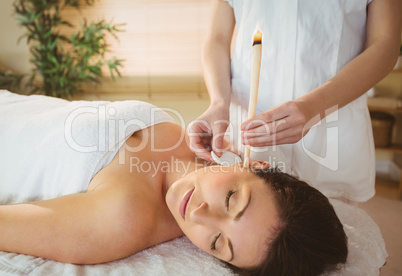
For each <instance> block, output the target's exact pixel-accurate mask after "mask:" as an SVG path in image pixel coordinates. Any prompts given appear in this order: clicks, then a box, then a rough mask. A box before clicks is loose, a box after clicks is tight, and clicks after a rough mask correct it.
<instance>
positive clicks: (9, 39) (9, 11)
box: [0, 0, 30, 73]
mask: <svg viewBox="0 0 402 276" xmlns="http://www.w3.org/2000/svg"><path fill="white" fill-rule="evenodd" d="M13 2H14V1H13V0H1V1H0V26H1V27H0V65H2V66H5V67H7V68H10V69H12V70H14V71H16V72H19V73H26V72H29V68H30V67H29V50H28V46H27V45H26V42H25V40H21V41H20V43H18V44H17V41H18V38H19V37H20V36H21V35H23V34H24V30H23V28H22V27H20V26H19V25H18V22H17V21H16V20H15V18H14V15H13V11H14V8H13V4H12V3H13Z"/></svg>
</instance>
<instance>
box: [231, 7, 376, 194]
mask: <svg viewBox="0 0 402 276" xmlns="http://www.w3.org/2000/svg"><path fill="white" fill-rule="evenodd" d="M227 1H228V2H229V4H230V5H231V6H232V8H233V10H234V14H235V19H236V24H237V29H238V34H237V38H236V43H235V48H234V51H233V56H232V62H231V70H232V90H233V93H232V106H231V122H232V124H233V127H234V128H233V129H234V130H235V131H238V128H239V125H240V123H241V122H243V121H245V120H246V119H247V109H248V101H249V87H250V66H251V48H252V39H253V35H254V33H255V31H256V30H257V29H259V30H260V31H261V32H262V33H263V40H262V64H261V73H260V85H259V94H258V104H257V114H259V113H261V112H264V111H266V110H268V109H270V108H272V107H275V106H277V105H279V104H281V103H283V102H286V101H289V100H292V99H296V98H298V97H300V96H303V95H304V94H306V93H308V92H309V91H311V90H313V89H314V88H316V87H318V86H320V85H322V84H323V83H325V82H326V81H328V80H329V79H330V78H331V77H333V76H334V75H335V74H336V73H337V72H338V71H339V70H340V69H341V68H342V67H343V66H345V64H347V63H348V62H349V61H350V60H352V59H353V58H354V57H356V56H357V55H358V54H359V53H361V52H362V51H363V49H364V43H365V29H366V16H367V5H368V4H369V2H371V0H326V1H322V0H280V1H276V0H253V1H251V0H249V1H247V0H227ZM229 131H231V129H229ZM238 137H240V136H239V133H236V132H235V133H234V135H233V138H234V144H235V147H238V146H239V139H238ZM257 150H258V151H259V153H256V152H252V156H251V158H254V159H257V158H258V159H264V160H266V161H269V162H271V165H276V166H278V167H279V168H282V169H283V170H285V171H287V172H289V173H292V174H294V175H296V176H298V177H299V178H300V179H302V180H305V181H307V182H308V183H309V184H310V185H312V186H314V187H316V188H318V189H319V190H320V191H321V192H323V193H324V194H325V195H326V196H329V197H344V198H347V199H349V200H353V201H366V200H368V199H369V198H371V197H372V196H373V195H374V192H375V191H374V181H375V156H374V143H373V136H372V129H371V124H370V116H369V112H368V109H367V105H366V95H363V96H361V97H360V98H358V99H356V100H355V101H353V102H351V103H350V104H348V105H347V106H345V107H343V108H341V109H339V111H337V112H334V113H332V114H331V115H329V116H327V117H326V118H324V119H323V120H322V121H321V122H320V123H318V124H317V125H315V126H314V127H313V128H311V130H310V131H309V133H308V134H307V135H306V136H305V137H304V138H303V139H302V140H301V141H299V142H298V143H296V144H292V145H282V146H276V147H269V148H260V149H254V151H257Z"/></svg>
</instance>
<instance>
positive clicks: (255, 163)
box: [250, 160, 271, 170]
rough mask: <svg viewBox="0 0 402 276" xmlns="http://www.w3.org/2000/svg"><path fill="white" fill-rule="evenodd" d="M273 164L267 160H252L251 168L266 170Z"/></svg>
mask: <svg viewBox="0 0 402 276" xmlns="http://www.w3.org/2000/svg"><path fill="white" fill-rule="evenodd" d="M270 166H271V164H269V163H268V162H267V161H262V160H250V169H252V170H266V169H268V168H269V167H270Z"/></svg>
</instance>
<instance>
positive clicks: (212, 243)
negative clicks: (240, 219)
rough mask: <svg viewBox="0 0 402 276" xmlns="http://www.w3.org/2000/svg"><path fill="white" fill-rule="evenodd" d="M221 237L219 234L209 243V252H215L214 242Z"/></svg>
mask: <svg viewBox="0 0 402 276" xmlns="http://www.w3.org/2000/svg"><path fill="white" fill-rule="evenodd" d="M220 236H221V233H219V234H218V235H216V236H215V238H214V239H213V240H212V242H211V250H212V251H214V250H216V242H217V241H218V239H219V237H220Z"/></svg>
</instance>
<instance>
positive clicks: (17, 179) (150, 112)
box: [0, 90, 173, 204]
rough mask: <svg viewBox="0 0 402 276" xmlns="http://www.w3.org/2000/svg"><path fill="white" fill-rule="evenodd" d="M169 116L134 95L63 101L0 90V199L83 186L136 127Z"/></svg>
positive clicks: (64, 191) (51, 194)
mask: <svg viewBox="0 0 402 276" xmlns="http://www.w3.org/2000/svg"><path fill="white" fill-rule="evenodd" d="M161 122H173V119H172V118H171V117H170V116H169V115H167V114H166V113H165V112H163V111H162V110H161V109H159V108H157V107H155V106H153V105H151V104H148V103H145V102H140V101H123V102H102V101H94V102H89V101H74V102H70V101H66V100H61V99H56V98H51V97H45V96H21V95H17V94H14V93H10V92H7V91H4V90H0V153H1V158H0V204H10V203H18V202H27V201H34V200H43V199H48V198H55V197H58V196H62V195H66V194H72V193H79V192H84V191H86V190H87V187H88V184H89V182H90V180H91V179H92V177H94V175H95V174H96V173H97V172H98V171H99V170H100V169H102V168H103V167H105V166H106V165H107V164H108V163H110V161H111V160H112V159H113V157H114V156H115V155H116V153H117V151H118V150H119V148H120V147H121V145H122V144H123V143H124V142H125V141H126V140H127V138H128V137H130V136H131V135H132V133H134V132H135V131H137V130H139V129H143V128H146V127H148V126H150V125H153V124H158V123H161Z"/></svg>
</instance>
